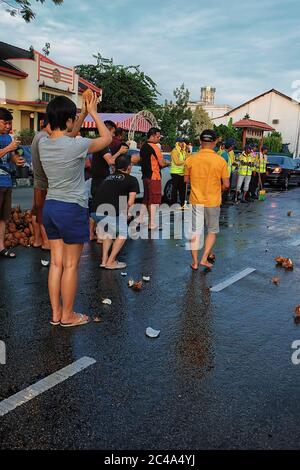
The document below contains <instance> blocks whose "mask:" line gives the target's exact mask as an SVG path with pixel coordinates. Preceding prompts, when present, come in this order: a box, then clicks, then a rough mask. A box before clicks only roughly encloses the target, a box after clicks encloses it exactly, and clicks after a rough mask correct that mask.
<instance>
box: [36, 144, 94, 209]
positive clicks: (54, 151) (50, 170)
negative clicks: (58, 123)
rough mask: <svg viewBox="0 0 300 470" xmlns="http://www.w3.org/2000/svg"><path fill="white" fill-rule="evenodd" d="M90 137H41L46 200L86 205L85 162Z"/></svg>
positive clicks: (40, 146)
mask: <svg viewBox="0 0 300 470" xmlns="http://www.w3.org/2000/svg"><path fill="white" fill-rule="evenodd" d="M90 143H91V139H86V138H79V139H74V138H72V137H66V136H63V137H58V138H57V139H51V138H49V137H45V138H43V139H40V142H39V152H40V158H41V163H42V165H43V168H44V171H45V174H46V176H47V178H48V187H49V189H48V193H47V199H55V200H56V201H62V202H73V203H76V204H79V205H80V206H82V207H88V198H87V195H86V190H85V180H84V164H85V159H86V155H87V151H88V148H89V146H90Z"/></svg>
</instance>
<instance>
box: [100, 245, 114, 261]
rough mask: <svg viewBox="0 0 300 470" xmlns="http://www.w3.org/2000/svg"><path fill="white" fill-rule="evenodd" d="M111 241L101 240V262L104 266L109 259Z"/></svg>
mask: <svg viewBox="0 0 300 470" xmlns="http://www.w3.org/2000/svg"><path fill="white" fill-rule="evenodd" d="M112 242H113V240H112V239H111V238H104V239H103V240H102V262H101V264H103V265H104V266H106V265H107V261H108V258H109V250H110V247H111V245H112Z"/></svg>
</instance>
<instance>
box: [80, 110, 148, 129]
mask: <svg viewBox="0 0 300 470" xmlns="http://www.w3.org/2000/svg"><path fill="white" fill-rule="evenodd" d="M99 116H100V117H101V119H102V120H103V121H113V122H114V123H115V124H116V125H117V127H121V128H122V129H125V130H129V129H130V127H131V124H132V121H133V120H134V119H135V117H136V114H132V113H130V114H128V113H127V114H126V113H122V114H118V113H112V114H110V113H99ZM82 127H84V128H86V129H96V124H95V122H94V120H93V118H92V117H91V116H90V115H88V116H87V117H86V118H85V120H84V122H83V125H82ZM151 127H152V125H151V124H150V123H149V122H148V121H147V119H145V118H144V117H143V116H139V117H138V120H137V122H136V125H135V131H136V132H145V133H146V132H148V131H149V129H150V128H151Z"/></svg>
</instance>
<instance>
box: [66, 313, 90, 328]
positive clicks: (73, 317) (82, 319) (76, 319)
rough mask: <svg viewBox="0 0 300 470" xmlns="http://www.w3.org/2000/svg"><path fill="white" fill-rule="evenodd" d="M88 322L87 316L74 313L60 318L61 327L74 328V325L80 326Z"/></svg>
mask: <svg viewBox="0 0 300 470" xmlns="http://www.w3.org/2000/svg"><path fill="white" fill-rule="evenodd" d="M88 320H89V317H88V316H87V315H83V314H82V313H75V312H72V313H71V314H68V315H64V316H63V317H62V318H61V322H60V323H61V325H69V326H71V325H72V326H73V325H74V326H75V325H81V324H85V323H87V322H88Z"/></svg>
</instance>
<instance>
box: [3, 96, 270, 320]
mask: <svg viewBox="0 0 300 470" xmlns="http://www.w3.org/2000/svg"><path fill="white" fill-rule="evenodd" d="M87 114H90V116H91V117H92V118H93V120H94V121H95V124H96V127H97V130H98V134H99V137H97V138H94V139H90V138H85V137H80V138H77V137H78V133H79V131H80V129H81V127H82V124H83V121H84V119H85V117H86V116H87ZM12 119H13V116H12V115H11V113H10V112H9V111H8V110H6V109H5V108H0V256H3V257H6V258H15V256H16V254H15V253H14V252H13V251H12V250H9V249H6V248H5V246H4V235H5V225H6V221H7V220H8V218H9V215H10V211H11V194H12V181H11V176H10V170H9V165H10V162H13V163H15V165H17V166H22V165H23V164H24V160H23V158H22V157H20V156H19V154H18V152H17V150H18V147H19V145H20V142H19V141H18V140H16V139H12V138H11V136H10V133H11V129H12ZM160 138H161V133H160V129H158V128H155V127H153V128H151V129H150V130H149V132H148V134H147V141H146V142H145V143H144V144H143V145H142V147H141V149H140V153H139V154H136V155H133V156H129V154H128V149H129V145H128V143H126V141H125V135H124V131H123V130H122V129H119V128H117V126H116V124H115V123H114V122H112V121H105V122H103V121H102V120H101V118H100V117H99V114H98V113H97V96H96V94H92V97H90V99H86V100H85V101H84V104H83V108H82V111H81V113H80V114H79V115H77V110H76V106H75V104H74V103H73V102H72V101H71V100H70V99H68V98H66V97H63V96H60V97H56V98H55V99H53V100H52V101H51V102H50V103H49V104H48V106H47V113H46V120H45V122H44V126H43V129H42V130H41V132H39V133H38V134H37V135H36V136H35V137H34V140H33V142H32V165H33V171H34V198H33V199H34V201H33V209H32V214H33V225H34V233H35V243H34V246H35V247H41V248H42V249H44V250H50V252H51V263H50V270H49V279H48V288H49V296H50V301H51V306H52V319H51V322H50V323H51V324H52V325H61V326H62V327H72V326H78V325H83V324H86V323H88V322H89V317H88V316H87V315H84V314H81V313H76V312H74V301H75V296H76V290H77V273H78V264H79V261H80V257H81V253H82V249H83V245H84V243H87V242H91V241H92V240H94V239H95V240H97V241H98V242H99V243H100V244H101V245H102V246H101V262H100V267H101V268H103V269H108V270H114V269H125V268H126V263H123V262H121V261H119V260H118V255H119V253H120V250H121V249H122V247H123V245H124V243H125V241H126V239H127V236H128V220H129V219H130V217H131V218H132V214H130V208H131V207H132V206H133V205H134V203H135V200H136V196H137V194H139V193H140V187H139V182H138V180H137V179H136V178H135V177H134V176H132V175H131V174H130V173H131V169H132V165H134V164H137V163H140V165H141V171H142V181H143V190H144V196H143V204H142V209H141V211H140V213H139V215H138V217H136V218H135V223H136V224H137V225H144V226H146V227H147V228H148V230H149V233H150V234H151V233H152V232H154V231H158V230H160V229H161V227H160V225H159V223H157V217H156V215H157V209H158V208H159V206H160V204H161V202H162V178H161V169H162V168H164V167H170V175H171V178H172V200H173V203H174V204H175V203H177V202H178V200H179V202H180V207H181V209H182V210H184V209H187V208H191V213H192V219H193V227H192V238H191V242H192V244H191V254H192V264H191V268H192V269H193V270H194V271H196V270H198V268H199V266H202V267H204V268H206V269H211V268H212V267H213V263H212V261H211V259H212V258H213V253H212V250H213V246H214V244H215V242H216V236H217V234H218V232H219V218H220V206H221V204H222V202H223V203H225V204H226V203H234V202H237V201H238V200H239V198H240V197H241V202H247V201H250V200H254V199H256V198H258V194H257V191H258V190H259V189H260V188H262V187H263V184H264V178H265V173H266V163H267V156H266V155H267V148H266V147H264V146H263V147H262V148H261V150H260V152H258V151H257V150H258V149H257V148H256V147H255V146H249V145H246V146H245V148H244V151H243V152H242V153H241V155H240V156H239V157H238V158H236V157H235V154H234V151H233V149H234V145H235V142H234V141H233V140H232V139H229V140H228V141H226V142H220V139H219V138H218V136H217V135H216V133H215V132H214V131H213V130H210V129H207V130H204V131H203V132H202V133H201V135H200V150H199V151H198V152H196V153H191V150H192V149H191V148H190V145H187V144H186V143H185V142H184V140H183V139H181V138H180V137H179V138H178V139H177V141H176V145H175V148H174V149H173V150H172V152H171V160H170V161H169V160H166V159H165V158H164V156H163V154H162V152H161V148H160V145H159V141H160ZM88 156H90V157H89V158H88ZM87 176H91V187H90V194H89V191H87V184H86V178H87ZM188 188H189V189H190V194H189V203H190V207H189V206H187V199H188ZM222 195H223V200H222ZM198 216H199V217H198ZM201 216H203V217H204V224H205V226H206V229H207V235H206V237H205V242H204V248H203V253H202V256H201V258H200V261H199V258H198V256H199V247H200V245H199V243H198V242H199V237H200V233H201V232H202V231H203V223H201V222H200V223H199V220H200V221H201V220H203V217H202V218H201ZM107 227H108V228H107ZM193 243H195V244H193ZM197 243H198V244H197Z"/></svg>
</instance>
